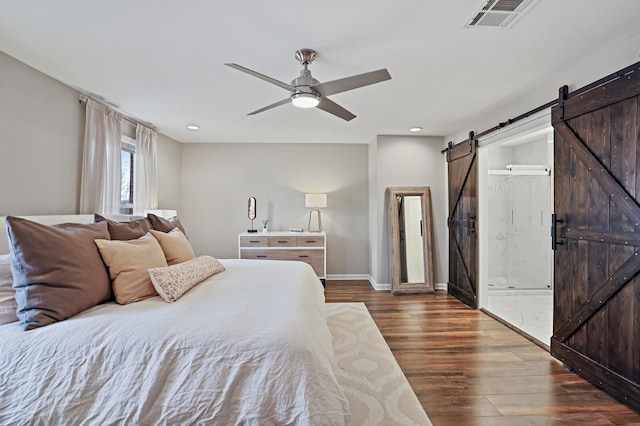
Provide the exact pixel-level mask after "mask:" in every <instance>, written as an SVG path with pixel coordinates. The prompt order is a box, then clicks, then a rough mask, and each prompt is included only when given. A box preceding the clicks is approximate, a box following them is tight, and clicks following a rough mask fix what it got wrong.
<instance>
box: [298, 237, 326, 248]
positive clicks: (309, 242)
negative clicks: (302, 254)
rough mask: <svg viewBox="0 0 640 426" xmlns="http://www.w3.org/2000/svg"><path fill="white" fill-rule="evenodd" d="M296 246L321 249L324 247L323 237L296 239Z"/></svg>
mask: <svg viewBox="0 0 640 426" xmlns="http://www.w3.org/2000/svg"><path fill="white" fill-rule="evenodd" d="M296 246H298V247H322V246H324V237H322V236H318V237H296Z"/></svg>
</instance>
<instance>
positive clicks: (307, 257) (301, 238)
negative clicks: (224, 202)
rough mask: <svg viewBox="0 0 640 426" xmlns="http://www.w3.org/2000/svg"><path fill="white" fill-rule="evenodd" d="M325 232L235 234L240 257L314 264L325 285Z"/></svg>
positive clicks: (314, 268)
mask: <svg viewBox="0 0 640 426" xmlns="http://www.w3.org/2000/svg"><path fill="white" fill-rule="evenodd" d="M326 252H327V236H326V234H325V233H324V232H257V233H248V232H243V233H241V234H239V235H238V257H239V258H240V259H271V260H299V261H302V262H306V263H308V264H309V265H311V266H312V267H313V270H314V271H315V272H316V275H318V278H320V279H321V280H322V283H323V284H324V281H325V278H326V270H327V256H326Z"/></svg>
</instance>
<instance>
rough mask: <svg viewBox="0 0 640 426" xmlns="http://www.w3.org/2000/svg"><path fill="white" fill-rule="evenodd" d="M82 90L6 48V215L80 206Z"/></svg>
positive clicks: (0, 208)
mask: <svg viewBox="0 0 640 426" xmlns="http://www.w3.org/2000/svg"><path fill="white" fill-rule="evenodd" d="M78 96H79V94H78V92H76V91H75V90H73V89H71V88H69V87H68V86H65V85H64V84H62V83H59V82H57V81H56V80H53V79H52V78H50V77H47V76H46V75H44V74H42V73H41V72H39V71H36V70H35V69H33V68H31V67H29V66H27V65H25V64H23V63H21V62H18V61H16V60H15V59H13V58H11V57H9V56H7V55H5V54H4V53H0V182H2V184H1V185H0V216H2V215H7V214H22V215H34V214H67V213H76V212H77V211H78V203H79V194H80V167H81V164H82V138H83V132H84V108H83V106H82V105H81V104H80V103H79V102H78Z"/></svg>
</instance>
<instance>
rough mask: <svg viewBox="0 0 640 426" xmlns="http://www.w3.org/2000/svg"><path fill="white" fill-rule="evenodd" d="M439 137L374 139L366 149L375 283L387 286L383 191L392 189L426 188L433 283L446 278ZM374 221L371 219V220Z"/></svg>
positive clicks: (444, 189) (443, 184) (443, 182)
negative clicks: (431, 220)
mask: <svg viewBox="0 0 640 426" xmlns="http://www.w3.org/2000/svg"><path fill="white" fill-rule="evenodd" d="M442 144H443V138H441V137H435V136H434V137H430V136H378V137H377V138H376V140H374V141H373V142H371V144H370V147H369V155H370V158H369V168H370V170H369V177H370V178H369V179H370V180H369V190H370V192H369V196H370V197H372V198H373V200H371V201H370V203H369V204H370V206H371V211H370V214H371V216H370V217H371V219H370V230H369V239H370V241H371V247H372V252H371V254H372V256H371V276H372V278H373V279H374V281H375V282H376V283H377V284H389V283H390V282H391V278H390V273H389V236H388V228H387V213H386V206H385V200H384V192H385V189H386V188H387V187H394V186H429V187H430V188H431V203H432V207H433V211H432V218H433V229H434V247H435V250H434V256H435V257H434V264H435V268H434V272H435V277H434V278H435V282H436V283H446V282H447V277H448V267H447V262H448V249H447V232H448V231H447V205H446V196H447V195H446V192H447V181H446V174H445V159H444V156H443V155H442V154H441V153H440V150H441V149H442ZM374 218H375V219H374Z"/></svg>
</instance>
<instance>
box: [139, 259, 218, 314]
mask: <svg viewBox="0 0 640 426" xmlns="http://www.w3.org/2000/svg"><path fill="white" fill-rule="evenodd" d="M222 271H224V266H223V265H222V264H221V263H220V262H218V260H217V259H215V258H213V257H211V256H200V257H196V258H195V259H191V260H188V261H186V262H182V263H178V264H177V265H172V266H167V267H164V268H152V269H149V276H150V277H151V282H152V283H153V287H154V288H155V289H156V291H157V292H158V294H159V295H160V297H162V298H163V299H164V301H165V302H169V303H171V302H175V301H176V300H178V299H179V298H180V297H181V296H182V295H183V294H185V293H186V292H187V291H189V290H191V289H192V288H193V287H195V286H196V285H198V284H199V283H201V282H202V281H204V280H206V279H207V278H209V277H210V276H212V275H215V274H217V273H219V272H222Z"/></svg>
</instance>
